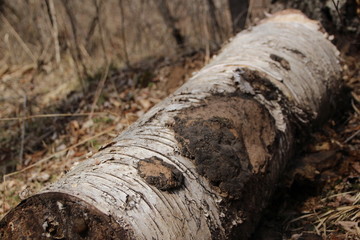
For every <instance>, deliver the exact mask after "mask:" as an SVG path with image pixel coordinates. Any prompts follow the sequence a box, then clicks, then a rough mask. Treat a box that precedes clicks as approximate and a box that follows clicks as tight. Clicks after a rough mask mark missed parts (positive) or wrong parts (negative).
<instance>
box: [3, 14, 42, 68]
mask: <svg viewBox="0 0 360 240" xmlns="http://www.w3.org/2000/svg"><path fill="white" fill-rule="evenodd" d="M0 17H1V20H2V21H3V22H4V23H5V25H7V26H8V28H9V30H10V32H11V33H12V35H13V36H14V37H15V38H16V40H17V41H18V42H19V44H20V46H21V47H22V48H23V49H24V51H25V52H26V53H27V55H28V56H29V57H30V58H31V60H32V61H33V62H34V63H36V62H37V60H36V57H35V56H34V54H33V53H32V52H31V50H30V48H29V47H28V46H27V45H26V43H25V42H24V41H23V40H22V38H21V37H20V35H19V34H18V33H17V32H16V30H15V29H14V28H13V26H11V24H10V23H9V21H8V20H7V19H6V17H5V16H4V15H3V14H2V13H1V15H0Z"/></svg>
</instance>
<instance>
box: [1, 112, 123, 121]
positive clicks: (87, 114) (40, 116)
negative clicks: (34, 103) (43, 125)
mask: <svg viewBox="0 0 360 240" xmlns="http://www.w3.org/2000/svg"><path fill="white" fill-rule="evenodd" d="M90 114H92V115H107V114H110V115H113V116H117V117H118V116H119V115H118V114H116V113H112V112H93V113H54V114H39V115H32V116H24V117H12V118H0V121H17V120H19V121H24V120H29V119H34V118H54V117H83V116H89V115H90Z"/></svg>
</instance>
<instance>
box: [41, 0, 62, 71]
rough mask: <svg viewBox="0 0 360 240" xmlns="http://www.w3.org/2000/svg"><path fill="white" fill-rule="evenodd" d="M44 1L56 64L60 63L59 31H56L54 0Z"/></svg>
mask: <svg viewBox="0 0 360 240" xmlns="http://www.w3.org/2000/svg"><path fill="white" fill-rule="evenodd" d="M45 3H46V7H47V9H48V14H49V18H50V21H51V25H52V37H53V40H54V48H55V60H56V63H57V64H60V61H61V56H60V45H59V31H58V24H57V18H56V11H55V6H54V1H53V0H46V1H45Z"/></svg>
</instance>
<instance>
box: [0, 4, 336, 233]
mask: <svg viewBox="0 0 360 240" xmlns="http://www.w3.org/2000/svg"><path fill="white" fill-rule="evenodd" d="M339 75H340V65H339V57H338V51H337V50H336V48H335V47H334V46H333V45H332V44H331V43H330V41H328V40H327V37H326V33H324V31H323V30H322V29H321V27H320V26H319V24H318V23H317V22H315V21H312V20H309V19H307V18H306V17H305V16H304V15H302V14H301V13H300V12H298V11H295V10H287V11H284V12H280V13H278V14H276V15H274V16H272V17H270V18H269V19H267V20H265V21H263V22H262V23H260V24H259V25H258V26H256V27H253V28H251V29H249V30H247V31H243V32H241V33H240V34H238V35H237V36H236V37H235V38H234V39H232V40H231V42H230V43H229V44H228V45H227V46H225V47H224V48H223V51H222V52H221V53H220V54H219V55H218V56H217V57H215V58H214V59H213V60H212V61H211V63H210V64H209V65H207V66H205V67H204V68H203V69H202V70H201V71H199V72H198V73H196V74H195V75H194V76H193V77H192V78H191V79H190V80H189V81H188V82H187V83H186V84H184V85H183V86H182V87H181V88H179V89H178V90H177V91H176V92H175V93H174V94H172V95H171V96H169V97H168V98H166V99H165V100H164V101H162V102H161V103H160V104H158V105H156V106H155V107H154V108H152V109H151V110H150V111H149V112H148V113H147V114H145V115H144V116H143V117H142V118H141V119H139V120H138V121H137V122H136V123H135V124H133V125H132V126H131V127H129V128H128V129H127V130H126V131H124V132H123V133H121V134H120V135H119V136H118V137H117V138H115V139H114V140H113V141H112V142H111V143H109V144H107V145H106V146H104V147H102V149H101V150H100V151H99V152H98V153H97V154H95V155H94V156H93V157H91V159H88V160H86V161H84V162H83V163H81V164H80V165H79V166H77V168H76V169H74V170H72V171H71V172H69V173H68V174H67V175H66V176H65V177H64V178H62V179H61V180H59V181H58V182H56V183H54V184H52V185H51V186H49V187H47V188H45V189H44V190H42V191H41V192H40V193H38V194H36V195H34V196H32V197H30V198H28V199H26V200H24V201H23V202H21V203H20V204H19V205H18V206H17V207H16V208H14V209H13V210H12V211H11V212H10V213H9V214H7V215H6V216H5V217H4V218H3V219H2V221H1V223H0V231H1V233H0V234H1V238H2V239H20V238H21V237H26V238H31V239H40V238H43V239H47V238H52V239H65V238H66V239H246V238H248V237H249V235H250V234H251V232H252V231H253V229H254V227H255V226H256V223H257V221H258V219H259V217H260V213H261V211H262V210H263V209H264V207H266V204H267V202H268V200H269V198H270V196H271V193H272V191H273V190H274V186H275V185H276V182H277V179H278V177H279V175H280V173H281V171H282V170H283V168H284V166H285V164H286V162H287V161H289V160H291V156H292V153H293V151H294V149H296V147H297V146H296V144H297V143H298V141H296V139H297V138H298V137H300V136H301V135H299V133H300V132H302V131H307V129H309V128H310V126H312V125H313V124H315V123H316V124H318V123H320V122H321V121H322V120H324V119H326V117H327V116H328V113H329V111H330V110H331V106H332V105H333V102H334V99H335V98H336V96H337V93H338V92H339V89H340V87H341V83H340V80H339V79H340V77H339Z"/></svg>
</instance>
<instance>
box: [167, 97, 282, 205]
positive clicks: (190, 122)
mask: <svg viewBox="0 0 360 240" xmlns="http://www.w3.org/2000/svg"><path fill="white" fill-rule="evenodd" d="M174 131H175V133H176V138H177V140H178V141H179V143H180V144H181V147H182V154H183V155H184V156H186V157H188V158H190V159H192V160H193V161H194V163H195V165H196V168H197V171H198V172H199V174H200V175H202V176H204V177H206V178H207V179H208V180H209V182H210V183H211V185H212V186H213V187H214V188H215V189H216V190H218V191H219V192H220V193H221V194H222V195H223V196H224V197H229V198H233V199H238V198H240V196H241V192H242V189H243V186H244V184H247V182H248V181H250V179H251V176H252V175H253V174H261V173H263V172H265V171H266V169H267V166H268V162H269V160H270V159H271V152H272V151H271V149H272V148H273V145H274V143H275V136H276V132H275V127H274V121H273V119H272V117H271V116H270V114H269V113H268V112H267V110H265V109H264V107H263V106H261V105H260V104H258V103H257V102H256V101H254V100H251V99H248V98H246V97H243V96H214V97H212V98H210V99H207V100H206V104H204V106H201V107H198V108H192V109H188V110H186V111H184V112H183V113H182V114H181V115H180V116H178V117H177V118H176V119H175V124H174Z"/></svg>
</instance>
